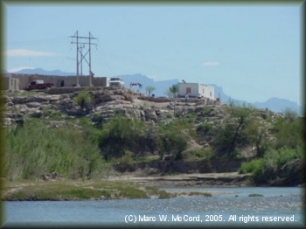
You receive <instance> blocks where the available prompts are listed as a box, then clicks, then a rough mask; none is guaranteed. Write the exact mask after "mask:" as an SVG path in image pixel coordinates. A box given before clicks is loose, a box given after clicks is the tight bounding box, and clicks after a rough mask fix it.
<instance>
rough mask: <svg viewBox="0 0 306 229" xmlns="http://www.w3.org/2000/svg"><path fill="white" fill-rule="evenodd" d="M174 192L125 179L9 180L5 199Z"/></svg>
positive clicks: (161, 195) (160, 195)
mask: <svg viewBox="0 0 306 229" xmlns="http://www.w3.org/2000/svg"><path fill="white" fill-rule="evenodd" d="M170 197H172V195H171V194H168V193H167V192H165V191H163V190H160V189H158V188H157V187H154V186H148V185H143V186H141V185H138V184H134V183H131V182H126V181H93V180H92V181H81V180H53V181H49V182H45V181H20V182H17V181H14V182H6V184H5V191H4V193H3V194H2V198H1V199H2V200H6V201H55V200H57V201H65V200H106V199H140V198H170Z"/></svg>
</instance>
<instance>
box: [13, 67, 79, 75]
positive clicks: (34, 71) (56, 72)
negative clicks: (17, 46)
mask: <svg viewBox="0 0 306 229" xmlns="http://www.w3.org/2000/svg"><path fill="white" fill-rule="evenodd" d="M12 73H19V74H38V75H50V76H52V75H54V76H75V75H76V74H75V72H62V71H61V70H53V71H47V70H44V69H42V68H33V69H31V68H26V69H22V70H20V71H17V72H12Z"/></svg>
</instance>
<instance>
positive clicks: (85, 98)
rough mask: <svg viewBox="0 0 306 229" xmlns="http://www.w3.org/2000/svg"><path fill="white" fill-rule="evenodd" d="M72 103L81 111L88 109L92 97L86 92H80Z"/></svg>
mask: <svg viewBox="0 0 306 229" xmlns="http://www.w3.org/2000/svg"><path fill="white" fill-rule="evenodd" d="M74 101H75V102H76V103H77V104H78V105H79V106H80V107H81V108H82V109H83V108H89V107H90V106H91V105H92V97H91V95H90V93H89V91H88V90H84V91H81V92H80V93H79V94H78V95H77V96H76V97H74Z"/></svg>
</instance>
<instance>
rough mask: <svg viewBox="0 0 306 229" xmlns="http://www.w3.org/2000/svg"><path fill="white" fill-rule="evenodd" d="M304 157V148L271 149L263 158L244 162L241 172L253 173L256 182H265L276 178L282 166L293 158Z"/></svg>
mask: <svg viewBox="0 0 306 229" xmlns="http://www.w3.org/2000/svg"><path fill="white" fill-rule="evenodd" d="M299 158H302V150H301V148H300V147H298V148H297V149H290V148H287V147H284V148H281V149H278V150H275V149H271V148H270V149H269V150H268V151H267V152H266V154H265V155H264V157H263V158H260V159H253V160H251V161H249V162H245V163H242V165H241V167H240V169H239V173H252V179H253V181H254V182H255V183H265V182H268V181H270V180H271V179H275V178H276V177H277V174H278V172H279V171H281V170H282V167H283V166H284V165H285V164H286V163H288V162H289V161H291V160H294V159H299Z"/></svg>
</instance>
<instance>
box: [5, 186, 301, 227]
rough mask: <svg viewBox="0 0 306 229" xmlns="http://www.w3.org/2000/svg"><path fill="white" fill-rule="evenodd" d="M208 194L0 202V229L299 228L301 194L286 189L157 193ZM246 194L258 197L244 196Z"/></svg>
mask: <svg viewBox="0 0 306 229" xmlns="http://www.w3.org/2000/svg"><path fill="white" fill-rule="evenodd" d="M163 189H164V190H166V191H168V192H187V193H188V192H208V193H211V194H212V197H205V196H181V197H176V198H170V199H129V200H101V201H6V202H5V203H4V205H5V209H6V214H5V219H6V223H5V225H4V228H5V227H10V226H12V227H14V226H18V225H23V226H31V225H41V226H43V225H48V226H50V225H54V226H56V225H65V224H66V225H69V226H71V225H74V224H77V225H86V226H91V225H93V226H94V225H99V226H110V225H111V226H123V227H126V226H131V227H138V226H139V227H143V226H153V227H154V226H165V225H169V226H175V227H180V226H182V227H186V226H193V227H194V226H198V227H206V226H209V227H213V226H220V225H225V226H235V225H239V226H254V225H259V226H263V225H264V226H276V225H280V226H286V225H287V226H288V227H295V226H303V225H304V218H303V217H304V212H303V211H302V209H304V207H303V206H304V204H303V196H304V190H303V189H302V188H298V187H290V188H266V187H265V188H262V187H260V188H257V187H256V188H254V187H239V188H163ZM250 194H259V195H262V196H258V197H249V195H250Z"/></svg>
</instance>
